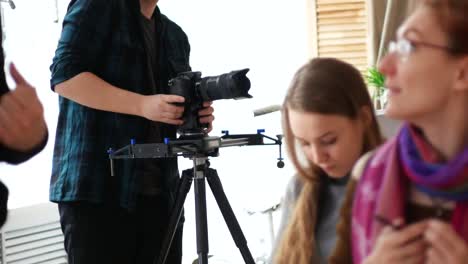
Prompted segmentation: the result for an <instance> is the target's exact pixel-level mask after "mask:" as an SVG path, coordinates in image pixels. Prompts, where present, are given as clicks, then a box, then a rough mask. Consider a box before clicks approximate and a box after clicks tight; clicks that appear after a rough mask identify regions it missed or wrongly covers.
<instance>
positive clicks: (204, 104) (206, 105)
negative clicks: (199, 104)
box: [203, 101, 213, 108]
mask: <svg viewBox="0 0 468 264" xmlns="http://www.w3.org/2000/svg"><path fill="white" fill-rule="evenodd" d="M212 104H213V102H212V101H208V102H203V107H205V108H206V107H209V106H211V105H212Z"/></svg>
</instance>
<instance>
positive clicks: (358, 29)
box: [308, 0, 368, 72]
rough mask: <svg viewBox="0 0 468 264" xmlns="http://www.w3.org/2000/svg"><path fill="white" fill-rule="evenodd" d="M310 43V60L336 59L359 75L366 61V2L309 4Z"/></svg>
mask: <svg viewBox="0 0 468 264" xmlns="http://www.w3.org/2000/svg"><path fill="white" fill-rule="evenodd" d="M308 5H309V6H308V10H309V14H310V15H309V23H308V24H309V43H311V47H310V49H311V50H310V53H311V55H312V56H313V57H315V56H318V57H335V58H338V59H342V60H344V61H346V62H348V63H351V64H352V65H354V66H355V67H357V68H358V69H359V70H360V71H361V72H364V71H365V70H366V68H367V65H368V60H367V32H368V30H367V17H366V14H367V13H366V12H367V11H366V1H365V0H310V1H308Z"/></svg>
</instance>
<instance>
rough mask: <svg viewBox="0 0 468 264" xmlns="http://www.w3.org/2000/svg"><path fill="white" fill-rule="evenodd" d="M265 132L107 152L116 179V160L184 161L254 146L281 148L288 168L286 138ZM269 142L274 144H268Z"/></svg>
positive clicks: (132, 146) (168, 141) (186, 139)
mask: <svg viewBox="0 0 468 264" xmlns="http://www.w3.org/2000/svg"><path fill="white" fill-rule="evenodd" d="M264 132H265V130H264V129H258V130H257V133H256V134H233V135H230V134H229V131H227V130H224V131H222V133H223V134H224V135H223V136H222V137H209V136H201V137H180V138H178V139H173V140H171V139H169V138H165V139H164V143H146V144H136V142H135V140H133V139H132V140H130V144H129V145H127V146H125V147H123V148H121V149H118V150H116V151H114V150H113V149H112V148H111V149H109V150H108V151H107V153H108V154H109V159H110V164H111V175H114V166H113V161H114V160H115V159H144V158H146V159H147V158H155V159H158V158H170V157H178V156H182V157H184V158H190V159H193V158H201V157H217V156H219V148H222V147H232V146H253V145H257V146H258V145H261V146H264V145H278V147H279V157H278V159H277V160H278V162H277V164H276V166H277V167H278V168H283V167H284V162H283V160H284V158H283V157H282V152H281V146H282V143H283V142H282V140H283V136H282V135H276V138H273V137H269V136H266V135H264V134H263V133H264ZM265 139H268V140H270V142H265V141H264V140H265Z"/></svg>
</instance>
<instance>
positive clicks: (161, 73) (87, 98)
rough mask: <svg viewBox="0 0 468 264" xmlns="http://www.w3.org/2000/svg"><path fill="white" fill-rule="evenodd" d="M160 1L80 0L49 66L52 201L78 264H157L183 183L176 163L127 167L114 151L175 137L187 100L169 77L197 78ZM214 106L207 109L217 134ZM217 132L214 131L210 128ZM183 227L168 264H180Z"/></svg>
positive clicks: (204, 114)
mask: <svg viewBox="0 0 468 264" xmlns="http://www.w3.org/2000/svg"><path fill="white" fill-rule="evenodd" d="M157 2H158V1H157V0H139V1H136V0H132V1H130V0H72V1H71V3H70V5H69V7H68V11H67V14H66V16H65V18H64V21H63V30H62V34H61V37H60V40H59V43H58V47H57V50H56V53H55V57H54V59H53V63H52V65H51V72H52V78H51V87H52V90H54V91H55V92H57V93H58V94H59V95H60V98H59V101H60V113H59V118H58V125H57V134H56V138H55V149H54V157H53V168H52V177H51V185H50V200H51V201H53V202H57V203H58V205H59V211H60V218H61V224H62V230H63V232H64V235H65V249H66V251H67V253H68V258H69V263H70V264H77V263H78V264H93V263H96V264H97V263H99V264H103V263H112V264H116V263H122V264H129V263H138V264H145V263H153V262H152V261H153V259H154V257H155V256H156V255H157V254H158V253H159V252H158V251H159V248H160V247H161V243H162V240H163V238H164V235H165V231H166V229H167V224H168V218H169V214H170V209H171V205H172V202H173V200H174V198H175V189H176V184H177V181H178V179H179V174H178V168H177V159H176V158H168V159H157V160H155V159H148V160H120V161H118V162H115V166H114V171H115V176H111V174H110V165H109V159H108V156H107V153H106V150H107V149H108V148H110V147H116V148H119V147H122V146H125V145H128V144H129V142H130V139H136V141H137V142H141V143H155V142H162V139H163V138H166V137H169V138H175V137H176V126H177V125H181V124H182V123H183V120H182V119H181V117H182V113H183V111H184V109H183V107H180V106H175V105H174V103H181V102H183V101H184V98H183V97H180V96H176V95H169V94H167V83H168V80H169V79H171V78H173V77H175V76H176V75H177V74H178V73H180V72H184V71H189V70H190V65H189V53H190V45H189V42H188V39H187V36H186V35H185V33H184V32H183V30H182V29H181V28H180V27H179V26H178V25H176V24H175V23H174V22H172V21H171V20H169V19H168V18H167V17H166V16H164V15H162V14H161V13H160V11H159V8H158V7H157ZM210 104H211V103H210V102H206V103H204V106H205V108H204V109H202V110H201V111H200V112H199V115H200V122H201V123H206V124H208V125H209V127H211V123H212V121H213V119H214V117H213V115H212V113H213V108H212V107H211V106H210ZM207 132H209V130H208V131H207ZM181 256H182V226H179V228H178V231H177V234H176V237H175V238H174V242H173V244H172V248H171V251H170V254H169V257H168V260H167V262H166V263H181Z"/></svg>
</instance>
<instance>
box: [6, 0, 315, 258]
mask: <svg viewBox="0 0 468 264" xmlns="http://www.w3.org/2000/svg"><path fill="white" fill-rule="evenodd" d="M15 3H16V6H17V8H16V9H15V10H10V9H9V7H8V5H3V7H4V9H5V12H4V16H5V27H6V40H5V42H4V49H5V51H6V55H7V60H8V61H10V60H13V61H14V62H15V63H16V64H17V66H18V68H19V69H20V71H21V72H22V73H23V74H24V75H25V77H26V78H27V80H29V81H30V82H31V83H32V84H34V85H35V86H36V87H37V90H38V93H39V96H40V98H41V100H42V102H43V104H44V106H45V111H46V118H47V122H48V125H49V132H50V139H49V143H48V145H47V147H46V149H45V150H44V151H43V152H42V153H41V154H39V155H38V156H36V157H34V158H33V159H32V160H31V161H28V162H26V163H24V164H22V165H20V166H16V167H12V166H8V165H5V164H2V165H0V167H1V173H0V174H1V176H0V178H1V180H2V181H4V182H5V183H6V184H7V185H8V187H9V188H10V192H11V194H10V202H9V206H10V207H11V208H15V207H22V206H27V205H31V204H35V203H40V202H46V201H48V186H49V177H50V170H51V155H52V148H53V142H54V135H55V127H56V119H57V111H58V107H57V106H58V102H57V96H56V95H55V94H54V93H52V92H51V91H50V89H49V78H50V72H49V69H48V68H49V65H50V64H51V60H52V57H53V53H54V50H55V48H56V45H57V40H58V37H59V34H60V30H61V20H60V23H58V24H55V23H53V21H54V19H55V6H54V1H52V0H49V1H34V0H16V1H15ZM67 4H68V1H59V6H60V17H62V16H63V15H64V12H65V9H66V6H67ZM160 8H161V11H162V12H163V13H164V14H166V15H168V16H169V17H170V18H171V19H173V20H174V21H175V22H177V23H178V24H179V25H180V26H181V27H182V28H183V29H184V30H185V32H186V33H187V35H188V36H189V40H190V42H191V47H192V53H191V65H192V68H193V70H196V71H202V73H203V76H208V75H218V74H221V73H225V72H228V71H231V70H235V69H241V68H246V67H247V68H250V72H249V74H248V76H249V78H250V79H251V83H252V88H251V91H250V92H251V94H252V95H253V96H254V98H253V99H250V100H243V101H234V100H223V101H216V102H215V104H214V106H215V110H216V112H215V116H216V121H215V124H214V131H213V132H212V134H213V135H214V136H219V135H221V134H220V131H221V130H224V129H228V130H230V132H231V134H234V133H255V132H256V130H257V129H258V128H264V129H266V134H267V135H273V136H274V135H276V134H280V133H281V126H280V114H279V113H273V114H270V115H266V116H261V117H256V118H254V117H253V114H252V111H253V110H254V109H257V108H260V107H264V106H267V105H270V104H279V103H281V101H282V98H283V95H284V93H285V90H286V89H287V86H288V84H289V81H290V79H291V77H292V75H293V73H294V72H295V70H296V69H297V68H298V67H299V66H301V65H302V64H303V63H304V62H305V61H306V59H307V50H308V49H307V41H306V39H307V34H306V33H307V32H306V13H305V12H306V11H305V0H300V1H290V2H284V1H278V0H269V1H267V0H255V1H248V0H238V1H228V0H199V1H189V0H172V1H170V0H162V1H160ZM283 150H284V149H283ZM277 153H278V151H277V147H276V146H261V147H232V148H222V149H221V150H220V156H219V157H217V158H213V159H211V164H212V167H213V168H215V169H217V170H218V174H219V176H220V178H221V181H222V183H223V185H224V188H225V191H226V194H227V196H228V198H229V200H230V202H231V205H232V207H233V208H234V210H235V212H236V214H237V217H238V219H239V221H240V222H241V226H242V227H243V229H244V231H245V233H246V235H247V238H248V241H249V244H250V245H251V246H252V251H253V252H254V256H258V255H261V254H262V251H268V250H269V249H268V248H267V247H268V242H269V241H268V240H267V241H266V242H263V244H262V242H261V241H260V240H261V239H263V238H265V239H268V235H267V232H268V228H267V227H268V221H267V218H266V217H261V216H258V215H254V216H248V214H247V213H246V211H247V210H260V209H264V208H266V207H268V206H270V205H273V204H274V203H276V202H278V201H279V199H280V197H281V195H282V194H283V192H284V186H285V184H286V182H287V180H288V179H289V177H290V176H291V174H292V168H291V167H292V166H291V164H289V163H286V167H285V168H284V169H282V170H280V169H278V168H276V158H277ZM191 166H192V164H191V162H190V161H189V160H186V159H182V160H181V163H180V169H181V170H183V169H186V168H190V167H191ZM208 193H209V196H208V213H209V219H208V224H209V235H210V253H211V254H214V255H218V256H220V257H222V258H224V259H228V260H229V261H230V262H229V263H241V262H242V261H241V258H240V254H239V253H238V251H237V249H236V248H235V245H234V243H233V242H232V239H231V237H230V234H229V232H228V230H227V228H226V227H225V224H224V220H223V218H222V216H221V215H220V213H219V210H218V208H217V206H216V203H215V202H214V200H213V199H212V196H211V192H209V191H208ZM185 208H186V219H187V220H186V225H185V226H186V228H185V232H184V234H185V237H184V263H191V260H193V259H194V258H195V257H196V243H195V241H196V240H195V231H194V230H195V229H194V227H195V222H194V206H193V194H192V193H190V194H189V196H188V199H187V202H186V205H185ZM265 243H266V244H265Z"/></svg>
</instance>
